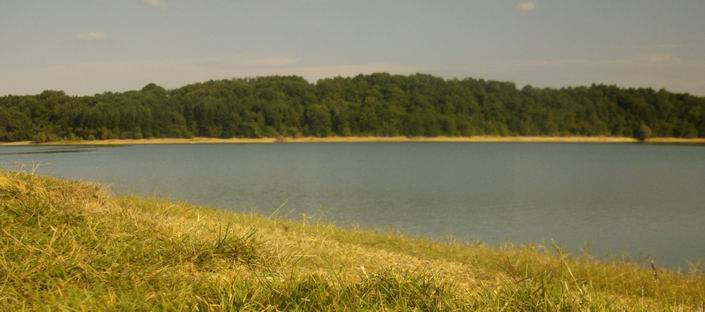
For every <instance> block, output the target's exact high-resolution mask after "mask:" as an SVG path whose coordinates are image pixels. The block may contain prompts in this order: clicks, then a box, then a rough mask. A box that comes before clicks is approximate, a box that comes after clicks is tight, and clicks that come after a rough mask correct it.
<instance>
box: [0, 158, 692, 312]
mask: <svg viewBox="0 0 705 312" xmlns="http://www.w3.org/2000/svg"><path fill="white" fill-rule="evenodd" d="M704 308H705V275H704V274H703V272H702V271H700V270H699V269H698V267H695V266H694V267H693V268H692V270H690V271H689V272H676V271H672V270H668V269H665V268H656V270H653V269H652V268H649V267H644V266H642V265H640V264H639V263H634V262H626V261H611V262H608V261H601V260H598V259H595V258H593V257H591V256H589V255H581V256H577V257H576V256H570V255H566V254H564V253H562V252H561V251H560V249H558V248H557V247H552V246H548V247H547V246H540V245H532V246H528V245H520V246H511V245H505V246H501V247H491V246H487V245H484V244H480V243H473V244H471V243H459V242H456V243H442V242H437V241H432V240H423V239H415V238H411V237H408V236H405V235H403V234H400V233H390V232H374V231H368V230H362V229H343V228H339V227H336V226H333V225H331V224H325V223H311V222H310V221H308V220H304V221H291V220H281V219H276V218H266V217H263V216H259V215H254V214H240V213H231V212H226V211H221V210H215V209H209V208H204V207H197V206H193V205H189V204H186V203H175V202H168V201H163V200H158V199H144V198H138V197H125V196H120V197H116V196H113V195H111V194H110V193H109V192H107V191H106V190H105V189H104V188H103V187H101V186H99V185H93V184H88V183H78V182H70V181H64V180H59V179H53V178H46V177H39V176H34V175H30V174H24V173H9V172H0V310H3V311H4V310H7V311H21V310H41V311H48V310H51V311H55V310H58V311H62V310H65V311H95V310H119V311H135V310H138V311H140V310H141V311H152V310H195V311H209V310H215V311H223V310H224V311H238V310H245V311H247V310H253V311H261V310H267V311H295V310H340V311H352V310H375V311H376V310H416V311H465V310H472V311H475V310H479V311H602V310H609V311H660V310H663V311H702V310H703V309H704Z"/></svg>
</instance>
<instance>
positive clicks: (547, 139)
mask: <svg viewBox="0 0 705 312" xmlns="http://www.w3.org/2000/svg"><path fill="white" fill-rule="evenodd" d="M354 142H458V143H463V142H464V143H639V142H640V141H639V140H637V139H634V138H628V137H589V136H555V137H551V136H530V137H528V136H527V137H523V136H474V137H444V136H439V137H405V136H392V137H374V136H362V137H360V136H350V137H299V138H290V137H280V138H227V139H221V138H203V137H196V138H162V139H140V140H133V139H124V140H119V139H116V140H94V141H55V142H45V143H35V142H32V141H21V142H5V143H0V145H35V144H43V145H136V144H265V143H354ZM645 143H652V144H705V138H692V139H687V138H650V139H647V140H646V141H645Z"/></svg>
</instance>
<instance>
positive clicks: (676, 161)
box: [0, 143, 705, 265]
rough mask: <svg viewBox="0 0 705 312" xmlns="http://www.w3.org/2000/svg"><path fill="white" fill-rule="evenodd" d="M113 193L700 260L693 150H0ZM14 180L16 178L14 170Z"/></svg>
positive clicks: (374, 146)
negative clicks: (108, 187) (107, 186)
mask: <svg viewBox="0 0 705 312" xmlns="http://www.w3.org/2000/svg"><path fill="white" fill-rule="evenodd" d="M37 163H39V164H40V165H39V168H38V171H39V172H40V173H43V174H49V175H55V176H61V177H67V178H73V179H84V180H92V181H99V182H103V183H107V184H110V185H112V187H113V189H114V190H115V191H116V192H120V193H139V194H158V195H160V196H165V197H170V198H174V199H181V200H187V201H191V202H194V203H200V204H206V205H211V206H217V207H222V208H226V209H233V210H238V211H255V212H260V213H263V214H267V215H268V214H270V213H272V212H273V211H274V210H276V209H277V208H278V207H279V206H281V205H282V203H285V202H286V205H285V206H284V207H283V208H282V209H281V210H280V211H279V215H284V216H288V217H291V218H300V217H301V216H302V215H304V214H305V215H309V216H310V215H321V214H323V215H324V216H325V218H326V219H327V220H330V221H333V222H336V223H338V224H341V225H349V224H359V225H361V226H364V227H370V228H378V229H390V228H392V229H398V230H402V231H405V232H408V233H411V234H413V235H418V236H425V237H434V238H440V239H442V238H446V237H448V236H452V237H454V238H455V239H462V240H481V241H486V242H489V243H495V244H497V243H501V242H505V241H511V242H516V243H526V242H542V241H543V242H549V243H550V241H551V240H555V241H556V242H557V243H559V244H560V245H562V246H564V247H567V248H568V249H570V250H573V251H578V250H579V249H580V248H582V247H583V246H584V245H585V244H586V243H589V245H590V248H591V252H592V253H594V254H597V255H600V256H603V257H607V256H610V255H617V254H619V253H621V252H628V253H629V254H630V255H632V256H633V257H636V258H641V259H651V258H653V259H655V260H656V262H657V263H666V264H670V265H684V264H685V261H686V260H696V259H705V148H704V147H702V146H675V145H669V146H653V145H639V144H511V143H496V144H467V143H345V144H340V143H338V144H336V143H331V144H324V143H317V144H269V145H246V144H243V145H219V144H216V145H151V146H125V147H115V148H106V147H46V146H43V147H27V146H23V147H0V166H3V167H5V168H11V169H14V168H17V167H18V166H20V164H25V166H28V165H27V164H29V165H31V164H37ZM25 168H26V167H25Z"/></svg>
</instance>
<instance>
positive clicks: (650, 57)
mask: <svg viewBox="0 0 705 312" xmlns="http://www.w3.org/2000/svg"><path fill="white" fill-rule="evenodd" d="M633 60H634V61H636V62H642V63H663V62H668V61H677V60H678V58H676V57H674V56H673V54H671V53H652V54H641V55H637V56H636V57H634V58H633Z"/></svg>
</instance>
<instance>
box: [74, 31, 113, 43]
mask: <svg viewBox="0 0 705 312" xmlns="http://www.w3.org/2000/svg"><path fill="white" fill-rule="evenodd" d="M107 37H108V36H107V35H106V34H105V33H104V32H95V31H92V32H84V33H80V34H78V35H76V38H78V39H81V40H86V41H100V40H105V39H106V38H107Z"/></svg>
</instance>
